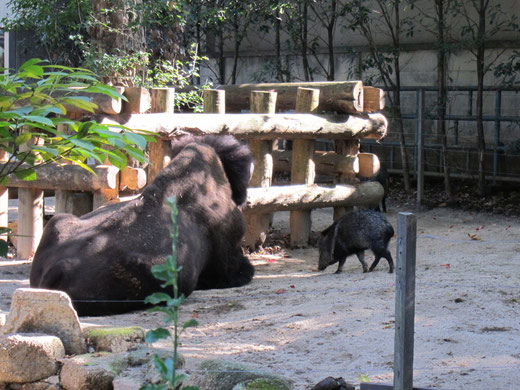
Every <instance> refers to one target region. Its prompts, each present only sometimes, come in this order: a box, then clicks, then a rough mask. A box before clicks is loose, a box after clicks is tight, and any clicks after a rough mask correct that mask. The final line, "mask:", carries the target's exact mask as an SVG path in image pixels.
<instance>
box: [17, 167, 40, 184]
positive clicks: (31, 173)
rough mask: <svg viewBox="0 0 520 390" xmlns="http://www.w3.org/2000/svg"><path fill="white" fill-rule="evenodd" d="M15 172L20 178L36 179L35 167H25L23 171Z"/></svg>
mask: <svg viewBox="0 0 520 390" xmlns="http://www.w3.org/2000/svg"><path fill="white" fill-rule="evenodd" d="M14 174H15V176H16V177H17V178H18V179H22V180H26V181H33V180H36V171H35V170H34V169H24V170H23V171H15V172H14Z"/></svg>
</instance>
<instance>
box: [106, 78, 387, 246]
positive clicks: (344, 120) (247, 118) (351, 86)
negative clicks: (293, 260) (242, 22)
mask: <svg viewBox="0 0 520 390" xmlns="http://www.w3.org/2000/svg"><path fill="white" fill-rule="evenodd" d="M345 90H346V91H347V92H345ZM365 90H366V92H367V96H368V99H367V102H369V104H370V107H371V108H370V109H368V108H367V109H365V108H364V106H363V93H364V91H365ZM262 91H263V92H262ZM340 91H341V92H340ZM275 96H276V106H275V103H274V101H275ZM298 96H300V97H299V98H298ZM356 99H357V100H356ZM338 100H340V101H342V103H341V104H339V103H338V102H337V101H338ZM345 101H349V102H350V103H349V105H350V106H352V105H354V102H355V101H357V102H358V106H357V107H358V108H357V109H356V110H348V109H344V108H343V109H342V108H341V107H346V104H345ZM247 105H249V107H248V106H247ZM237 107H239V108H237ZM289 107H290V109H291V110H292V109H295V111H296V112H295V113H285V112H284V113H276V114H274V112H275V111H280V110H284V109H288V108H289ZM338 107H340V108H338ZM383 107H384V93H383V92H382V91H381V90H379V89H377V88H371V87H363V86H362V84H361V83H360V82H345V83H303V84H301V83H293V84H247V85H240V86H222V87H219V89H218V90H206V91H204V110H205V112H206V113H205V114H185V113H176V114H173V115H172V114H132V115H119V116H104V117H98V120H99V121H100V122H101V123H104V124H122V125H125V126H128V127H130V128H136V129H144V130H147V131H152V132H155V133H157V134H159V135H160V137H161V139H162V141H161V142H158V143H155V144H151V145H150V150H149V155H150V161H152V163H153V164H154V166H152V167H149V170H148V180H149V181H150V180H152V179H153V177H154V176H155V175H156V174H157V172H158V171H159V170H160V168H162V167H163V166H164V165H166V164H167V163H168V162H169V160H170V156H169V145H168V143H169V142H170V140H171V139H172V138H175V137H177V136H181V135H183V134H193V135H206V134H216V135H223V134H231V135H233V136H235V137H236V138H238V139H242V140H244V141H247V142H249V146H250V148H251V150H252V153H253V155H254V160H255V165H254V170H253V173H252V180H251V184H250V189H249V191H248V193H249V194H248V199H247V203H246V205H245V206H244V207H243V211H244V214H245V216H246V220H247V230H248V232H247V234H246V240H245V244H246V246H247V247H249V248H251V249H252V248H255V247H257V246H258V245H261V244H262V243H263V242H264V239H265V233H266V226H267V221H269V220H270V218H269V214H270V213H273V212H276V211H282V210H287V211H291V215H292V216H291V219H292V222H291V223H290V226H291V245H293V246H305V245H307V244H308V239H309V233H310V228H311V227H310V211H311V210H312V209H314V208H319V207H334V208H335V217H336V218H337V217H339V216H341V215H342V214H343V213H344V212H345V211H346V210H347V209H349V208H352V207H355V206H363V207H364V206H372V205H377V204H378V203H379V201H380V200H381V199H382V197H383V188H382V187H381V185H380V184H379V183H376V182H368V183H362V184H359V183H358V181H357V175H358V174H360V170H361V166H362V173H363V177H371V176H373V174H374V173H375V172H376V171H377V169H378V166H379V161H378V159H377V156H374V155H370V154H363V156H362V157H363V158H362V159H361V160H360V158H359V157H358V154H359V139H361V138H374V139H380V138H382V137H384V136H385V135H386V132H387V127H388V122H387V120H386V118H385V116H384V115H382V114H380V113H377V112H373V111H378V110H380V109H382V108H383ZM247 109H249V111H250V112H249V113H240V114H236V113H232V114H229V113H226V112H227V111H239V110H247ZM319 110H324V111H331V110H332V111H337V112H352V111H355V112H357V115H341V114H337V113H336V114H330V113H329V114H327V113H326V114H321V115H317V114H315V113H316V112H318V111H319ZM266 112H268V113H266ZM361 112H362V113H361ZM317 138H326V139H327V138H328V139H334V140H335V142H336V145H337V152H336V153H323V152H316V151H315V150H314V149H315V146H314V144H315V140H316V139H317ZM278 139H286V140H291V141H293V150H292V151H287V150H273V143H272V142H273V141H274V140H278ZM361 162H362V164H361ZM279 170H284V171H287V172H291V185H287V186H276V187H273V186H272V175H273V172H276V171H279ZM316 173H324V174H330V175H332V176H334V177H335V178H336V183H337V185H336V186H333V187H330V186H329V187H327V186H320V185H316V184H314V177H315V175H316Z"/></svg>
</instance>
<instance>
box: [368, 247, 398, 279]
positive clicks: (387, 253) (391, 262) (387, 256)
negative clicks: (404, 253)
mask: <svg viewBox="0 0 520 390" xmlns="http://www.w3.org/2000/svg"><path fill="white" fill-rule="evenodd" d="M374 254H375V255H376V258H375V260H374V262H373V263H372V265H371V266H370V269H369V272H372V271H373V270H374V268H376V266H377V264H378V263H379V260H381V257H384V258H385V259H386V261H388V266H389V267H390V270H389V271H388V273H390V274H391V273H392V272H394V260H393V259H392V255H391V254H390V251H389V250H388V249H384V250H380V251H377V253H376V252H374Z"/></svg>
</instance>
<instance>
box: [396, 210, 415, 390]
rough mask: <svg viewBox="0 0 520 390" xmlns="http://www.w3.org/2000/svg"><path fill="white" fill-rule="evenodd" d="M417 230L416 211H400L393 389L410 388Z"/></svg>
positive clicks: (411, 380)
mask: <svg viewBox="0 0 520 390" xmlns="http://www.w3.org/2000/svg"><path fill="white" fill-rule="evenodd" d="M416 234H417V220H416V217H415V215H414V214H412V213H399V214H398V216H397V264H396V285H395V339H394V390H412V388H413V341H414V317H415V247H416V238H417V237H416Z"/></svg>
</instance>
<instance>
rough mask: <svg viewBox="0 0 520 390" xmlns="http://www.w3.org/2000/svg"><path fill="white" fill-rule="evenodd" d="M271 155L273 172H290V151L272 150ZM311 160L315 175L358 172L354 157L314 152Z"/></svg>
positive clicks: (357, 162)
mask: <svg viewBox="0 0 520 390" xmlns="http://www.w3.org/2000/svg"><path fill="white" fill-rule="evenodd" d="M271 154H272V156H273V170H274V171H275V172H290V171H291V161H292V151H290V150H273V152H272V153H271ZM313 160H314V164H315V170H316V173H319V174H321V175H336V174H338V173H344V174H356V173H358V172H359V161H358V158H357V157H356V156H342V155H339V154H337V153H334V152H314V157H313Z"/></svg>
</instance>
